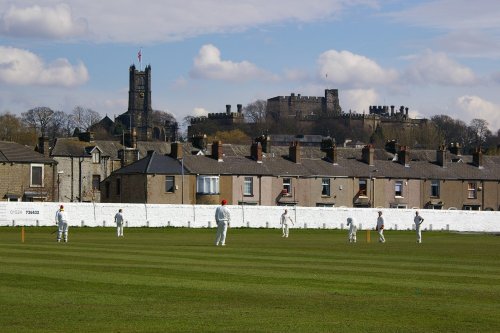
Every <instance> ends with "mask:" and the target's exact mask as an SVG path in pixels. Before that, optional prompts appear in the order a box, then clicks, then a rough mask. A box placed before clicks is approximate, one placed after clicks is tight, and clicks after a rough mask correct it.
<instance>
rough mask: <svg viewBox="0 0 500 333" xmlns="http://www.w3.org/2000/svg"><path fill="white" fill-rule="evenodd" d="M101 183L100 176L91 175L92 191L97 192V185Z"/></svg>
mask: <svg viewBox="0 0 500 333" xmlns="http://www.w3.org/2000/svg"><path fill="white" fill-rule="evenodd" d="M100 183H101V176H100V175H92V189H93V190H94V191H99V184H100Z"/></svg>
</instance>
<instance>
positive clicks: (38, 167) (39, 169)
mask: <svg viewBox="0 0 500 333" xmlns="http://www.w3.org/2000/svg"><path fill="white" fill-rule="evenodd" d="M30 186H31V187H42V186H43V164H31V175H30Z"/></svg>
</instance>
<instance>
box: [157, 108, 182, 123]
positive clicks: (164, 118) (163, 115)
mask: <svg viewBox="0 0 500 333" xmlns="http://www.w3.org/2000/svg"><path fill="white" fill-rule="evenodd" d="M152 118H153V119H152V120H153V122H156V123H160V124H162V125H165V124H167V123H169V124H172V123H175V122H176V120H175V117H174V116H173V115H172V114H171V113H170V112H166V111H161V110H153V114H152Z"/></svg>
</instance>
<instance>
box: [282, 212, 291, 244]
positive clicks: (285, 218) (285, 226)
mask: <svg viewBox="0 0 500 333" xmlns="http://www.w3.org/2000/svg"><path fill="white" fill-rule="evenodd" d="M290 223H291V224H292V225H293V220H292V218H291V217H290V215H288V210H287V209H285V211H284V212H283V214H281V232H282V236H281V237H285V238H288V234H289V230H290V225H289V224H290Z"/></svg>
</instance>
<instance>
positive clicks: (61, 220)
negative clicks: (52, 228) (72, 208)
mask: <svg viewBox="0 0 500 333" xmlns="http://www.w3.org/2000/svg"><path fill="white" fill-rule="evenodd" d="M56 224H57V242H58V243H59V242H61V238H62V239H64V242H65V243H67V242H68V228H69V225H68V214H67V213H66V212H65V211H64V206H63V205H61V207H60V208H59V210H58V211H57V213H56Z"/></svg>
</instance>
